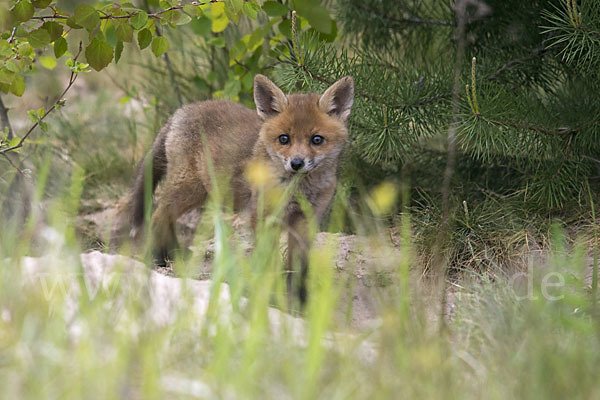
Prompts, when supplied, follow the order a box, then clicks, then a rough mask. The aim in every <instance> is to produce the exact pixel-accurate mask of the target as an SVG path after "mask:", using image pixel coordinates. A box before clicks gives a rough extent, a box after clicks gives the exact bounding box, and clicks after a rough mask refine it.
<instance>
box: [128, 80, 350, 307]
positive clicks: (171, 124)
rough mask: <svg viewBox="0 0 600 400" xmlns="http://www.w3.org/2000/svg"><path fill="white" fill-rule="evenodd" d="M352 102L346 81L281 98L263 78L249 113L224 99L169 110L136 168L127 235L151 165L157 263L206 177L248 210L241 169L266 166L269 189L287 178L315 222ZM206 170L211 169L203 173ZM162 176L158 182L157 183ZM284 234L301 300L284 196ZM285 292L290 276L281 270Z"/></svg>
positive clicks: (298, 247) (332, 180) (203, 190)
mask: <svg viewBox="0 0 600 400" xmlns="http://www.w3.org/2000/svg"><path fill="white" fill-rule="evenodd" d="M353 100H354V80H353V79H352V77H350V76H346V77H344V78H342V79H340V80H339V81H337V82H336V83H334V84H333V85H331V86H330V87H329V88H328V89H327V90H326V91H325V92H324V93H323V94H322V95H317V94H291V95H285V94H284V93H283V92H282V91H281V89H279V88H278V87H277V86H276V85H275V84H274V83H273V82H271V81H270V80H269V79H268V78H267V77H265V76H263V75H256V77H255V78H254V101H255V103H256V111H253V110H250V109H248V108H247V107H245V106H243V105H240V104H238V103H235V102H231V101H225V100H214V101H203V102H198V103H195V104H190V105H186V106H184V107H182V108H180V109H179V110H177V111H176V112H175V113H174V114H173V116H172V117H171V118H170V119H169V121H168V122H167V124H166V125H165V126H164V127H163V128H162V129H161V131H160V132H159V134H158V136H157V137H156V139H155V141H154V144H153V146H152V150H151V152H150V154H149V156H148V157H147V158H146V161H142V162H141V163H140V165H139V167H138V171H137V175H136V179H135V183H134V186H133V189H132V192H131V196H130V206H131V214H130V222H131V228H132V231H131V232H132V233H131V235H132V236H135V235H137V232H139V231H140V229H141V227H142V225H143V223H144V192H145V175H146V172H145V171H147V169H149V168H148V167H149V165H148V162H151V170H152V181H151V183H152V191H153V192H154V190H155V189H156V186H157V184H158V183H159V181H161V180H163V184H162V185H163V187H162V191H161V195H160V198H159V199H158V200H157V205H156V209H155V210H154V212H153V214H152V222H151V224H152V226H151V231H152V240H153V241H152V246H153V255H154V257H155V260H157V262H158V263H159V264H163V263H164V262H165V261H166V260H167V259H168V258H169V257H170V256H172V252H173V251H174V250H175V249H176V248H177V239H176V236H175V221H176V219H177V218H178V217H179V216H180V215H182V214H183V213H185V212H186V211H188V210H190V209H192V208H197V207H201V206H202V205H203V203H204V202H205V200H206V198H207V195H208V193H209V192H210V190H211V186H212V185H213V182H212V181H211V176H213V177H214V176H220V175H221V174H227V175H228V176H230V177H231V180H230V187H231V193H232V194H233V206H234V209H235V210H242V209H248V208H251V209H252V208H254V210H252V211H253V215H256V209H255V208H256V201H253V192H252V186H251V184H250V182H248V181H247V179H246V178H245V174H244V172H245V169H246V168H247V166H248V165H249V164H250V163H262V164H263V165H264V166H266V167H267V168H268V169H269V170H270V172H271V174H272V176H273V179H272V180H273V182H275V184H276V185H280V186H282V187H285V186H287V185H289V184H290V182H292V180H293V178H294V177H297V179H295V180H294V181H298V182H297V186H296V189H295V190H297V191H299V192H300V193H301V194H302V196H303V197H304V198H305V199H306V200H308V202H309V203H310V205H311V206H312V208H313V211H314V215H315V216H316V218H317V219H320V218H321V217H322V216H323V214H324V213H325V211H326V209H327V208H328V206H329V203H330V202H331V199H332V197H333V195H334V192H335V188H336V183H337V165H338V159H339V155H340V153H341V151H342V150H343V148H344V145H345V143H346V141H347V137H348V130H347V127H346V121H347V119H348V116H349V115H350V111H351V108H352V103H353ZM211 166H212V168H214V171H211ZM163 178H164V179H163ZM283 222H284V224H285V229H287V230H288V252H287V254H288V255H287V267H286V268H287V269H288V272H291V270H292V268H293V267H294V265H298V264H299V266H300V267H299V268H300V284H299V285H298V287H297V289H296V290H298V296H299V298H300V301H301V303H304V302H305V300H306V296H307V293H306V287H305V281H306V276H307V265H308V260H307V252H308V248H309V246H310V243H309V240H308V232H307V221H306V216H305V215H304V213H303V212H302V209H301V207H300V206H299V203H298V202H297V201H296V200H295V199H294V196H293V195H292V197H291V200H290V201H289V203H288V204H287V206H286V208H285V213H284V219H283ZM287 286H288V291H292V289H293V288H292V278H291V274H290V273H288V279H287Z"/></svg>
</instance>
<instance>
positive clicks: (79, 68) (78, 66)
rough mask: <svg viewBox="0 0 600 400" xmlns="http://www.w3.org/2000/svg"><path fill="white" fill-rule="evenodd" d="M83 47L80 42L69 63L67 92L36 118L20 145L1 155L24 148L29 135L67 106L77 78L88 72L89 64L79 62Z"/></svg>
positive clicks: (64, 91) (0, 151)
mask: <svg viewBox="0 0 600 400" xmlns="http://www.w3.org/2000/svg"><path fill="white" fill-rule="evenodd" d="M82 48H83V46H82V43H81V42H79V51H78V52H77V54H76V55H75V57H74V58H73V59H72V60H69V61H68V64H69V67H70V68H71V75H70V76H69V83H68V84H67V87H66V88H65V90H63V92H62V93H61V94H60V96H58V98H57V99H56V101H54V103H53V104H52V106H51V107H50V108H49V109H48V110H45V111H44V112H43V114H42V115H39V114H38V115H37V116H36V117H35V119H36V121H35V122H34V124H33V125H32V126H31V127H30V128H29V130H28V131H27V133H25V135H24V136H23V137H22V138H21V139H19V141H18V143H16V144H14V145H12V146H9V147H7V148H5V149H0V154H5V153H8V152H9V151H14V150H17V149H20V148H21V147H23V143H25V141H26V140H27V138H28V137H29V135H31V133H32V132H33V131H34V130H35V128H37V127H38V126H40V125H42V124H43V123H44V122H43V121H44V119H45V118H46V117H47V116H48V115H49V114H50V113H52V112H53V111H54V110H56V109H57V108H60V107H62V106H64V105H65V101H66V100H65V99H64V97H65V95H66V94H67V92H68V91H69V89H71V87H73V84H74V83H75V80H77V77H78V76H79V73H80V72H87V70H88V69H87V64H82V63H79V62H78V61H77V59H78V58H79V56H80V54H81V50H82Z"/></svg>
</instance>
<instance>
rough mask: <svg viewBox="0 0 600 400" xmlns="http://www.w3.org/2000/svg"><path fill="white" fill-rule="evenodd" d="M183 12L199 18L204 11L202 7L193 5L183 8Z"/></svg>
mask: <svg viewBox="0 0 600 400" xmlns="http://www.w3.org/2000/svg"><path fill="white" fill-rule="evenodd" d="M183 12H184V13H186V14H189V15H191V16H193V17H197V16H199V15H201V14H202V10H200V7H198V6H193V5H191V4H186V5H184V6H183Z"/></svg>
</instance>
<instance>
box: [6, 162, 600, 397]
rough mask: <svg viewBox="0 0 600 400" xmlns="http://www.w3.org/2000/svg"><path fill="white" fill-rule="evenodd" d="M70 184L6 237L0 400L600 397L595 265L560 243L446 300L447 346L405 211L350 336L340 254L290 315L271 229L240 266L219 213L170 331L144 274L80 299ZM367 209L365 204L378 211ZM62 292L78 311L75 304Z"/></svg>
mask: <svg viewBox="0 0 600 400" xmlns="http://www.w3.org/2000/svg"><path fill="white" fill-rule="evenodd" d="M70 176H71V178H70V183H69V184H68V185H65V186H64V187H63V188H62V190H60V191H58V192H57V194H56V196H54V197H52V198H50V199H46V204H47V205H46V208H45V210H46V211H45V215H44V218H43V220H45V223H44V224H41V223H40V222H39V220H40V219H39V218H38V219H35V218H36V216H35V215H33V216H32V217H31V218H32V219H31V220H30V221H29V222H28V223H27V224H25V225H24V226H22V227H20V229H18V230H15V231H12V232H8V231H7V228H5V227H3V228H2V229H3V232H2V243H1V244H0V388H2V389H1V391H0V392H1V393H2V397H3V398H19V399H44V398H48V399H52V398H56V399H77V398H86V399H87V398H98V399H113V398H115V399H116V398H119V399H120V398H127V399H137V398H139V399H165V398H170V399H171V398H173V399H179V398H181V399H188V398H243V399H252V398H256V399H265V398H273V399H281V398H294V399H296V398H297V399H315V398H327V399H355V398H356V399H362V398H364V399H384V398H385V399H388V398H456V399H465V398H472V399H481V398H486V399H487V398H491V399H494V398H497V399H505V398H519V399H530V398H531V399H534V398H535V399H538V398H549V399H552V398H556V399H564V398H569V399H575V398H581V399H593V398H599V397H600V385H599V384H598V379H597V369H598V365H600V340H599V339H600V324H599V321H598V319H597V315H595V314H594V313H593V312H592V311H593V307H594V300H593V297H592V293H591V292H590V289H589V285H587V283H586V282H585V280H584V273H585V263H586V260H585V259H586V251H587V250H586V248H585V247H584V246H583V245H579V246H574V247H573V246H567V245H566V244H565V237H564V235H563V234H562V233H561V231H560V230H559V229H556V231H555V233H554V235H553V240H552V246H551V247H552V252H551V253H550V254H549V256H548V259H547V260H546V261H545V262H544V264H543V265H538V264H535V263H534V262H532V266H531V268H530V271H528V272H527V273H524V274H522V275H519V276H518V277H517V278H514V277H511V276H510V275H508V274H507V273H506V272H505V271H504V270H503V269H502V268H500V267H499V268H497V269H489V270H487V271H484V272H476V271H471V272H470V273H468V274H465V275H464V276H463V278H462V279H461V280H460V281H458V282H454V284H453V285H449V290H448V292H447V296H448V304H449V307H448V309H447V310H444V314H445V316H444V317H443V318H445V319H446V329H443V330H440V329H438V327H439V324H440V312H439V307H438V306H439V299H437V298H436V296H434V295H432V293H437V291H436V290H434V288H432V287H431V286H430V285H429V284H428V283H427V281H426V280H423V279H421V278H420V271H421V269H422V266H421V265H420V264H419V261H418V260H419V259H418V258H417V257H415V254H414V253H415V251H414V246H413V244H412V230H413V227H412V226H411V222H410V219H409V218H410V216H409V214H408V213H407V212H404V213H403V214H401V217H400V218H399V219H398V227H397V228H398V231H399V232H400V254H401V256H400V257H399V258H398V259H393V260H389V264H390V265H392V266H393V267H394V268H393V271H392V272H393V273H392V275H391V278H390V279H391V282H390V283H389V284H388V285H387V286H386V287H385V288H383V287H382V288H381V289H378V290H374V291H373V293H374V296H376V297H377V302H378V304H379V306H380V309H379V315H380V318H379V320H378V322H377V323H376V324H374V325H373V327H371V328H365V329H362V330H358V331H357V330H352V329H350V328H349V326H348V321H347V320H345V319H344V318H338V317H337V316H339V315H344V314H345V313H347V309H348V307H351V304H348V303H344V302H343V301H342V299H348V298H350V299H351V298H352V295H350V296H344V294H345V293H347V292H348V291H351V290H352V287H353V285H356V284H359V282H358V281H355V282H353V283H352V284H350V282H349V281H348V280H347V279H341V278H340V276H341V275H340V273H339V271H338V270H337V269H336V262H335V258H336V254H337V250H338V249H337V243H336V242H335V240H330V241H328V242H327V243H325V244H322V245H320V246H317V247H315V248H314V249H313V251H312V254H311V257H310V264H311V265H310V276H309V291H310V296H309V303H308V305H307V307H306V309H305V311H304V312H303V313H302V315H301V316H299V317H293V316H290V315H289V314H287V313H286V309H287V301H286V296H285V293H284V291H285V284H284V279H285V277H284V275H283V273H282V271H283V260H284V257H283V254H282V246H281V245H280V242H279V239H280V237H279V229H278V228H277V224H276V223H275V222H274V221H268V220H265V223H264V224H262V225H260V226H261V227H260V228H259V231H258V232H257V238H256V241H255V246H254V248H253V249H252V250H251V251H250V252H248V251H246V250H245V248H244V247H243V246H242V245H241V244H240V243H239V242H237V241H235V240H232V237H233V236H234V233H235V230H236V229H235V228H234V227H233V226H232V224H231V219H230V218H228V216H227V214H226V213H223V211H222V207H220V206H219V205H218V204H217V203H212V204H210V205H208V206H207V207H206V210H205V213H204V217H203V218H204V222H203V223H202V224H201V225H202V226H203V227H207V226H208V227H211V228H212V229H211V230H212V232H210V235H212V236H213V237H214V240H215V253H214V256H213V267H212V279H211V281H210V283H206V284H207V285H210V297H209V301H208V303H207V308H206V313H202V315H201V316H200V315H198V313H197V312H196V311H197V310H198V304H197V303H194V296H193V294H194V293H195V290H196V289H195V288H197V286H195V285H197V283H195V281H193V280H182V281H181V282H182V283H181V284H182V290H183V295H182V296H181V297H179V298H178V300H177V304H176V305H175V306H176V307H174V308H172V309H171V314H170V315H168V318H167V319H168V320H169V322H168V323H167V324H157V323H155V321H156V320H157V318H159V317H160V316H159V315H156V314H153V310H155V308H153V304H152V301H151V299H152V298H153V297H152V296H151V294H150V293H149V290H150V288H151V287H152V284H151V283H152V281H153V279H155V277H153V273H151V272H150V269H149V268H141V269H139V268H134V267H133V266H132V265H131V262H130V261H125V260H126V259H121V261H120V263H121V264H122V265H121V266H120V267H119V268H117V269H116V270H115V271H114V273H113V274H112V275H111V277H110V279H109V280H107V281H106V282H105V284H104V285H103V286H101V287H100V288H99V289H98V290H91V289H90V284H89V281H88V280H86V278H85V277H84V275H83V274H82V272H83V270H82V264H81V259H80V256H79V254H80V252H81V251H82V250H83V249H82V247H81V245H80V243H79V241H80V240H79V238H78V237H77V236H76V234H75V231H74V229H73V220H74V218H75V216H76V215H77V212H78V210H79V207H80V204H79V199H80V197H81V193H82V188H83V185H84V177H85V176H86V174H85V173H84V172H83V171H77V170H76V171H73V172H72V173H71V174H70ZM39 182H43V180H39ZM40 184H43V183H40ZM387 187H388V188H389V186H387ZM43 192H44V190H43V188H41V187H40V188H38V193H43ZM384 192H385V191H384ZM365 196H368V195H367V194H365ZM376 196H377V194H376V192H372V193H371V198H370V199H369V200H368V201H366V203H369V204H372V205H373V204H375V205H374V206H372V207H374V208H373V210H374V211H377V210H378V208H377V207H378V206H377V204H378V200H377V198H376ZM38 200H39V196H38ZM335 207H342V208H341V209H334V210H333V212H332V215H338V216H340V215H343V214H345V213H348V212H349V210H348V208H343V207H349V206H348V205H346V206H344V204H343V202H342V201H338V202H336V206H335ZM406 210H407V209H405V210H404V211H406ZM375 214H376V213H375ZM353 215H354V216H353V217H352V218H354V223H355V224H360V223H361V218H360V217H359V216H358V215H357V214H353ZM36 221H37V222H36ZM377 221H378V219H377V218H373V217H371V218H369V219H366V218H365V221H364V224H365V225H368V226H370V228H368V229H366V228H365V229H364V231H365V232H369V235H371V236H372V237H371V238H370V239H371V240H372V242H373V243H377V245H378V246H379V247H378V248H377V249H374V252H379V251H383V249H384V248H385V247H387V246H391V244H390V241H389V240H388V239H387V237H386V235H388V233H389V231H388V229H387V228H386V227H385V226H384V225H382V222H381V221H380V222H377ZM373 224H380V225H379V229H373V228H372V225H373ZM198 235H199V236H198V237H199V238H201V237H202V235H205V236H206V235H208V234H207V232H206V230H204V232H200V233H199V234H198ZM378 235H379V236H378ZM331 237H332V238H333V237H334V236H331ZM34 239H35V240H34ZM198 240H200V239H198ZM33 253H42V254H46V258H44V260H43V261H42V262H41V263H40V264H41V267H40V268H42V269H41V271H39V272H38V273H37V274H33V275H31V274H28V273H26V269H25V270H24V268H25V266H26V265H27V262H29V261H27V262H26V261H23V260H24V258H23V257H26V256H28V255H30V254H33ZM202 261H203V260H202V257H201V256H200V255H194V256H192V257H191V258H189V259H186V260H184V259H178V260H176V263H175V266H174V268H175V271H177V273H178V274H179V275H180V276H183V277H186V276H194V274H195V272H194V271H197V269H198V267H197V266H198V264H199V263H201V262H202ZM356 262H358V261H356ZM367 263H368V260H367ZM376 267H377V266H374V268H376ZM132 271H137V272H135V274H133V272H132ZM132 274H133V275H132ZM132 276H134V277H135V278H132ZM32 277H33V278H32ZM353 278H355V277H354V276H353ZM561 282H562V283H561ZM222 283H227V286H223V285H222ZM558 283H561V284H560V285H559V284H558ZM69 285H73V286H72V287H73V288H75V289H76V290H77V291H78V292H79V293H80V295H79V296H75V297H73V296H72V293H73V292H72V291H70V290H69V287H70V286H69ZM227 293H228V294H229V295H228V296H225V294H227ZM154 298H156V297H154ZM345 301H348V300H345ZM74 310H76V311H74Z"/></svg>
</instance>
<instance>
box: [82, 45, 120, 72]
mask: <svg viewBox="0 0 600 400" xmlns="http://www.w3.org/2000/svg"><path fill="white" fill-rule="evenodd" d="M85 58H86V59H87V62H88V63H89V64H90V66H91V67H92V68H94V69H95V70H96V71H100V70H102V69H104V67H106V66H107V65H108V64H110V62H111V61H112V59H113V48H112V47H110V45H109V44H108V43H106V42H105V41H104V40H101V39H98V38H97V37H96V38H94V39H93V40H92V42H91V43H90V44H89V45H88V47H87V48H86V49H85Z"/></svg>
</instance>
